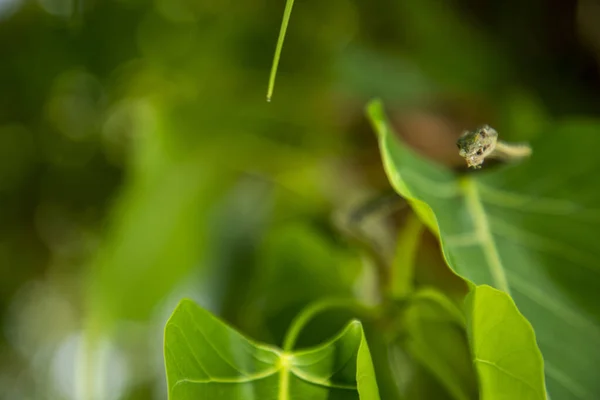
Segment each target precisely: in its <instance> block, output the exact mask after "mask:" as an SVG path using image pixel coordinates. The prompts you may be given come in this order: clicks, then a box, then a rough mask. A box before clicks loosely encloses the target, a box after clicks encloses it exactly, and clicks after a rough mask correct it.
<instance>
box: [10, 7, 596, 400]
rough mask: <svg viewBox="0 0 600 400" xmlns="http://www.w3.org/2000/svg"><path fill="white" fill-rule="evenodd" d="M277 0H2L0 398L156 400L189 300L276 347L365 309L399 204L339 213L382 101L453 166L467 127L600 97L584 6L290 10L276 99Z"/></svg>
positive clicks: (442, 274) (517, 124) (511, 123)
mask: <svg viewBox="0 0 600 400" xmlns="http://www.w3.org/2000/svg"><path fill="white" fill-rule="evenodd" d="M283 8H284V0H277V1H275V0H246V1H229V0H221V1H210V0H35V1H34V0H0V399H6V400H15V399H86V400H87V399H102V400H105V399H106V400H113V399H115V400H116V399H165V398H166V383H165V378H164V366H163V359H162V334H163V327H164V324H165V322H166V320H167V318H168V316H169V315H170V312H171V311H172V310H173V309H174V307H175V305H176V304H177V302H178V301H179V299H181V298H182V297H190V298H192V299H194V300H196V301H197V302H198V303H199V304H201V305H202V306H204V307H206V308H208V309H210V310H211V311H212V312H214V313H216V314H217V315H219V316H220V317H222V318H223V319H225V320H226V321H228V323H230V324H231V325H233V326H235V327H236V328H238V329H240V330H241V331H243V332H244V333H245V334H247V335H248V336H250V337H252V338H255V339H257V340H261V341H265V342H268V343H273V344H279V345H280V344H281V340H282V337H283V334H284V332H285V329H286V327H287V326H288V325H289V323H290V321H291V319H292V318H293V317H294V315H295V314H296V313H297V312H298V311H299V310H300V309H301V308H302V307H303V306H305V305H306V304H308V303H310V302H311V301H312V300H315V299H319V298H322V297H324V296H329V295H340V296H350V295H351V296H355V297H359V298H361V299H363V300H364V301H367V302H368V301H371V302H376V301H377V300H378V298H379V297H380V295H381V293H380V292H379V288H380V286H381V282H378V274H380V272H381V271H380V269H381V265H385V264H386V260H389V258H390V257H393V254H392V253H393V248H394V242H395V236H394V235H395V229H396V228H397V227H398V226H399V225H401V224H402V221H403V219H404V218H405V217H406V213H407V210H401V211H399V212H396V213H394V214H389V213H387V214H386V215H385V216H383V217H380V218H371V219H370V222H369V224H367V223H366V222H365V221H362V220H361V222H360V223H361V224H362V225H361V228H360V229H359V231H360V232H362V233H365V232H367V233H368V234H365V235H366V236H368V240H366V239H365V235H362V234H358V235H357V234H356V231H353V229H355V228H352V227H350V228H349V225H348V224H346V223H345V222H344V221H347V218H346V217H347V216H348V215H349V213H351V212H352V210H353V209H355V207H357V206H358V205H360V204H361V203H363V202H364V201H366V200H368V199H371V198H374V197H377V196H378V195H379V194H382V193H387V192H388V191H389V185H388V183H387V180H386V178H385V175H384V173H383V170H382V167H381V163H380V159H379V153H378V149H377V146H376V141H375V137H374V135H373V133H372V132H371V129H370V127H369V125H368V122H367V121H366V119H365V117H364V111H363V110H364V106H365V104H366V102H367V101H368V100H369V99H371V98H373V97H380V98H383V99H384V101H385V102H386V105H387V106H388V109H389V110H390V113H391V114H392V116H393V120H394V123H395V125H396V127H397V129H398V131H399V132H400V134H402V135H403V137H404V138H405V140H406V141H408V142H409V143H410V144H411V145H412V146H414V147H415V148H416V149H417V151H419V152H421V153H422V154H425V155H427V156H428V157H431V158H433V159H435V160H437V161H438V162H440V163H444V164H446V165H450V166H453V167H456V168H463V165H462V164H463V162H462V161H461V160H460V158H459V157H458V155H457V154H456V153H457V152H456V147H455V144H454V142H455V140H456V138H457V137H458V135H459V134H460V133H461V131H462V130H463V129H472V128H473V127H475V126H476V125H478V124H481V123H489V124H490V125H492V126H493V127H495V128H496V129H497V130H498V131H499V132H500V134H501V135H502V136H503V137H504V138H507V139H515V140H529V139H531V138H533V137H534V136H537V135H543V134H544V130H545V128H546V127H548V126H550V125H551V124H552V121H553V120H554V119H556V118H558V117H561V116H564V115H582V116H592V117H598V114H599V112H600V79H599V74H598V71H599V70H598V63H597V61H598V57H600V28H599V27H600V23H598V22H599V21H600V3H599V2H597V1H596V0H582V1H579V2H577V1H552V0H546V1H543V0H533V1H526V2H523V1H520V0H507V1H502V2H498V1H493V2H492V1H479V0H452V1H444V2H442V1H438V0H402V1H384V0H375V1H369V2H360V1H353V0H327V1H316V0H315V1H308V0H307V1H298V2H296V5H295V7H294V10H293V13H292V19H291V24H290V27H289V29H288V36H287V39H286V43H285V45H284V49H283V54H282V59H281V63H280V69H279V74H278V78H277V83H276V87H275V94H274V97H273V100H272V102H270V103H267V102H266V99H265V95H266V86H267V80H268V74H269V69H270V66H271V61H272V56H273V52H274V48H275V42H276V39H277V35H278V33H279V25H280V23H281V17H282V13H283ZM574 140H576V138H574ZM556 159H557V162H560V154H557V158H556ZM367 225H368V227H367V228H365V226H367ZM353 232H354V233H353ZM361 235H362V236H361ZM423 247H424V249H422V251H421V255H420V256H419V266H420V267H419V270H418V271H417V276H416V280H417V281H418V282H421V283H427V284H429V285H434V286H436V287H438V288H441V289H442V290H444V292H446V293H447V294H449V295H450V296H455V297H456V298H459V297H460V295H461V294H462V293H464V287H463V285H462V283H461V282H460V281H458V280H457V279H456V278H454V277H453V275H452V274H450V273H449V272H448V270H447V269H446V267H445V265H444V264H443V261H442V259H441V257H440V256H439V254H438V250H437V245H436V243H435V241H434V240H433V239H432V238H430V237H428V236H427V234H425V237H424V241H423ZM373 249H375V251H373ZM390 249H391V250H390ZM367 250H369V251H367ZM374 253H375V254H376V255H377V256H376V257H373V254H374ZM390 254H392V255H390ZM344 318H345V316H344V315H342V314H341V313H337V314H335V315H333V316H330V317H328V318H327V319H326V320H323V321H321V322H320V323H317V324H316V326H317V328H316V329H314V332H316V333H315V334H314V338H313V340H315V341H316V340H317V339H320V338H322V337H327V335H330V334H331V333H332V332H335V330H336V329H338V328H339V326H341V323H343V321H344ZM304 341H305V342H306V343H309V342H310V341H311V338H310V337H307V338H304ZM373 347H374V348H375V349H376V347H377V345H376V344H374V345H373ZM374 351H375V352H376V350H374ZM392 375H393V371H392ZM388 378H389V377H388ZM388 378H385V377H384V378H382V379H388ZM390 379H391V380H394V379H395V378H394V377H393V376H392V377H391V378H389V379H388V380H390ZM415 390H417V389H415ZM440 398H441V397H440Z"/></svg>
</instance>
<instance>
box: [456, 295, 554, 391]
mask: <svg viewBox="0 0 600 400" xmlns="http://www.w3.org/2000/svg"><path fill="white" fill-rule="evenodd" d="M466 306H467V307H466V308H467V320H468V324H467V330H468V332H469V338H470V342H471V351H472V354H473V362H474V364H475V367H476V368H477V372H478V375H479V380H480V397H481V398H482V399H519V400H530V399H531V400H539V399H546V392H545V388H544V365H543V364H544V362H543V360H542V355H541V353H540V351H539V349H538V348H537V345H536V343H535V334H534V333H533V329H532V327H531V325H530V324H529V322H528V321H527V320H526V319H525V317H523V315H521V313H520V312H519V310H517V307H516V306H515V303H514V302H513V301H512V299H511V298H510V296H508V295H507V294H506V293H504V292H501V291H499V290H496V289H494V288H492V287H490V286H487V285H482V286H476V287H474V288H473V290H472V291H471V293H469V295H468V296H467V299H466Z"/></svg>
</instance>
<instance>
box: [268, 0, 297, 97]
mask: <svg viewBox="0 0 600 400" xmlns="http://www.w3.org/2000/svg"><path fill="white" fill-rule="evenodd" d="M293 6H294V0H287V2H286V3H285V10H284V11H283V21H282V22H281V29H280V30H279V38H278V39H277V47H276V48H275V56H274V57H273V66H272V67H271V76H270V77H269V88H268V89H267V101H271V97H272V96H273V88H274V87H275V76H276V75H277V67H278V66H279V57H280V56H281V50H282V49H283V41H284V39H285V32H286V31H287V27H288V23H289V22H290V16H291V15H292V7H293Z"/></svg>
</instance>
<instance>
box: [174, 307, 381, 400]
mask: <svg viewBox="0 0 600 400" xmlns="http://www.w3.org/2000/svg"><path fill="white" fill-rule="evenodd" d="M165 363H166V368H167V380H168V388H169V398H170V399H171V400H184V399H194V400H202V399H207V400H218V399H227V400H234V399H260V400H274V399H277V400H294V399H297V400H300V399H314V400H319V399H322V400H325V399H330V400H331V399H338V400H342V399H368V400H377V399H379V395H378V390H377V383H376V381H375V373H374V371H373V365H372V362H371V355H370V353H369V348H368V346H367V342H366V340H365V337H364V333H363V329H362V325H361V324H360V322H358V321H353V322H351V323H350V324H349V325H348V326H347V327H346V328H345V329H344V330H343V332H342V333H340V334H339V335H338V336H337V337H335V338H334V339H332V340H331V341H329V342H328V343H326V344H323V345H321V346H318V347H315V348H312V349H308V350H302V351H296V352H284V351H282V350H280V349H277V348H275V347H271V346H267V345H263V344H258V343H253V342H251V341H250V340H248V339H246V338H245V337H244V336H242V335H241V334H239V333H238V332H236V331H235V330H233V329H232V328H230V327H229V326H227V325H225V324H224V323H223V322H221V321H219V320H218V319H217V318H216V317H214V316H213V315H212V314H210V313H209V312H208V311H205V310H204V309H202V308H200V307H198V306H197V305H195V304H194V303H193V302H191V301H189V300H183V301H182V302H181V303H180V304H179V306H178V307H177V309H176V310H175V311H174V312H173V315H172V316H171V318H170V319H169V321H168V322H167V325H166V328H165Z"/></svg>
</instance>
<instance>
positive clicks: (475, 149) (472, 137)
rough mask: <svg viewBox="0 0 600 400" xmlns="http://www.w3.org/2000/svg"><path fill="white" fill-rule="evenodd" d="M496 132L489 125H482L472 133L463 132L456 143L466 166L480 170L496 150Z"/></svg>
mask: <svg viewBox="0 0 600 400" xmlns="http://www.w3.org/2000/svg"><path fill="white" fill-rule="evenodd" d="M497 141H498V132H496V131H495V130H494V129H493V128H492V127H490V126H489V125H483V126H482V127H480V128H477V129H476V130H474V131H465V132H463V134H462V136H461V137H460V138H459V139H458V141H457V142H456V145H457V146H458V150H459V153H458V154H460V156H461V157H463V158H464V159H465V160H466V161H467V166H469V167H472V168H481V164H483V161H484V160H485V158H486V157H487V156H489V155H490V154H491V153H492V152H493V151H494V149H495V148H496V142H497Z"/></svg>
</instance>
